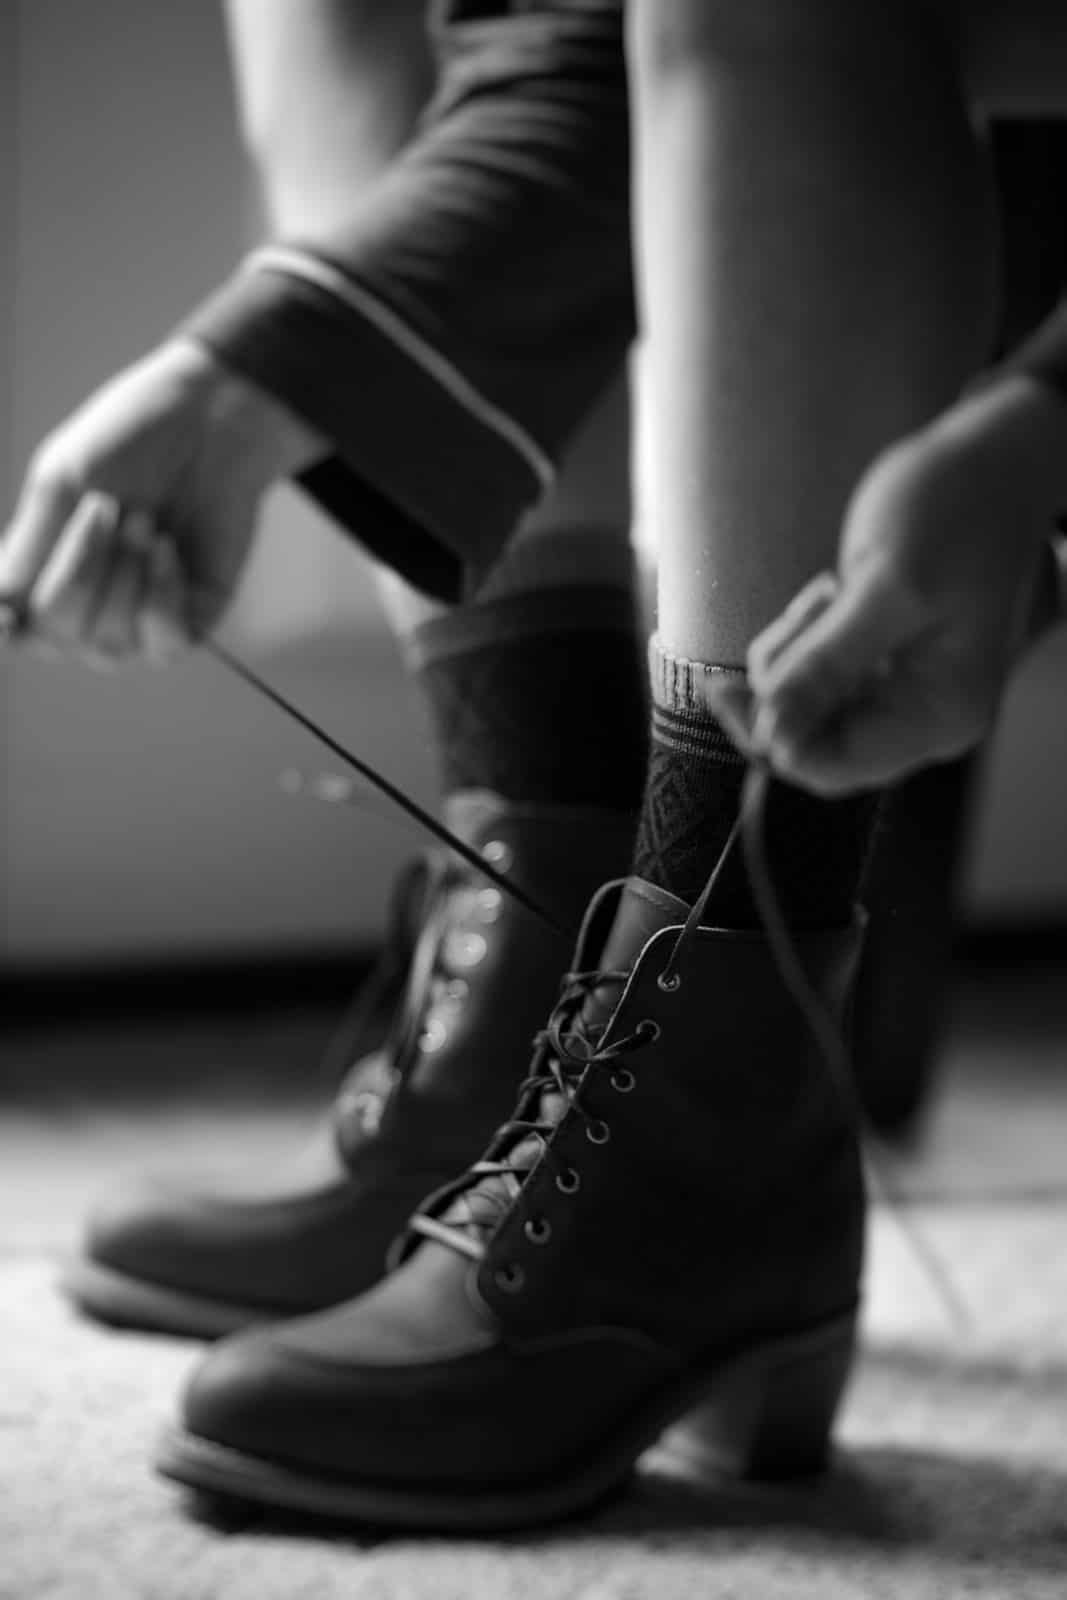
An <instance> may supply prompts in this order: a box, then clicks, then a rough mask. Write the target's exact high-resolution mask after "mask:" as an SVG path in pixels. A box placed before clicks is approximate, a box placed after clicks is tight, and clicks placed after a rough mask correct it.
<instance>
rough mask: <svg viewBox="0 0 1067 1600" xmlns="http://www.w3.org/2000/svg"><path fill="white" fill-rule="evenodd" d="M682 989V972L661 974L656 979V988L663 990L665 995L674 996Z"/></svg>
mask: <svg viewBox="0 0 1067 1600" xmlns="http://www.w3.org/2000/svg"><path fill="white" fill-rule="evenodd" d="M681 987H682V975H681V973H680V972H672V973H670V974H668V973H666V972H661V973H660V975H659V977H658V978H657V979H656V988H657V989H662V990H663V992H664V994H674V993H675V991H676V990H678V989H680V988H681Z"/></svg>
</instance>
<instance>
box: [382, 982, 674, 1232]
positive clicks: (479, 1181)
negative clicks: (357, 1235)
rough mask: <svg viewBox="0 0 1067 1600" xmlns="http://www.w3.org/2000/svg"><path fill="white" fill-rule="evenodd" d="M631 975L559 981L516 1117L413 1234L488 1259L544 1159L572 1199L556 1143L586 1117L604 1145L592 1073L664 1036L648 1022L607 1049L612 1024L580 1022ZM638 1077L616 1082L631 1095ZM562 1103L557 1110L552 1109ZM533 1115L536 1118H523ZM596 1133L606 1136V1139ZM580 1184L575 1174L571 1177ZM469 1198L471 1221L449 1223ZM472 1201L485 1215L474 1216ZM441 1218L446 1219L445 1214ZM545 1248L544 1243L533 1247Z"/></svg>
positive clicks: (442, 1192)
mask: <svg viewBox="0 0 1067 1600" xmlns="http://www.w3.org/2000/svg"><path fill="white" fill-rule="evenodd" d="M628 977H629V973H627V972H621V971H599V972H571V973H567V974H566V975H565V976H564V978H563V981H562V986H561V987H562V993H561V997H560V999H559V1001H558V1002H557V1004H556V1006H555V1008H554V1009H553V1011H552V1014H551V1016H550V1018H549V1021H548V1025H547V1026H546V1027H545V1028H544V1029H542V1030H541V1031H540V1032H539V1033H538V1034H537V1035H536V1037H535V1039H534V1059H533V1063H532V1066H531V1069H530V1072H529V1074H528V1075H527V1077H526V1078H525V1079H524V1080H523V1082H522V1084H521V1085H520V1088H519V1101H518V1110H517V1115H516V1116H514V1117H513V1118H511V1119H510V1120H509V1121H507V1122H505V1123H503V1124H502V1125H501V1126H500V1127H499V1128H498V1129H497V1132H496V1134H495V1136H494V1138H493V1141H492V1144H491V1145H490V1147H489V1150H488V1152H487V1154H486V1155H485V1156H484V1157H483V1158H482V1159H481V1160H480V1161H476V1162H474V1163H473V1165H471V1166H470V1167H468V1168H467V1170H466V1171H465V1172H463V1173H462V1174H461V1175H460V1176H459V1177H458V1178H456V1179H455V1180H454V1181H453V1182H452V1183H450V1184H447V1185H445V1186H444V1187H443V1188H441V1189H438V1190H437V1191H436V1192H435V1193H434V1194H433V1195H432V1196H430V1198H429V1200H428V1201H427V1203H426V1205H425V1207H423V1208H422V1209H420V1210H419V1211H417V1212H416V1213H415V1214H414V1216H413V1217H412V1218H411V1220H410V1222H409V1224H408V1233H409V1235H410V1234H416V1235H420V1236H422V1237H424V1238H430V1239H434V1240H436V1241H437V1242H438V1243H439V1244H445V1245H448V1246H449V1247H450V1248H452V1249H454V1250H456V1251H457V1252H458V1253H459V1254H461V1255H464V1256H468V1257H469V1258H470V1259H472V1260H474V1261H481V1260H482V1259H484V1256H485V1253H486V1248H487V1244H488V1239H489V1237H490V1235H491V1234H492V1233H493V1232H494V1230H495V1229H496V1227H497V1225H498V1223H499V1222H500V1221H501V1219H502V1217H503V1216H504V1214H505V1213H506V1212H507V1211H508V1210H509V1209H510V1207H511V1205H512V1203H513V1202H514V1200H515V1199H516V1198H517V1196H518V1194H519V1192H520V1190H521V1188H522V1186H523V1183H524V1182H525V1181H526V1179H527V1178H528V1177H529V1175H530V1173H531V1172H532V1171H533V1168H534V1166H535V1165H537V1164H538V1163H539V1162H540V1161H541V1160H545V1161H548V1162H549V1163H555V1164H556V1165H557V1166H558V1169H559V1170H558V1171H557V1173H556V1178H557V1183H558V1186H559V1187H560V1189H561V1191H562V1192H563V1193H572V1192H574V1191H575V1190H576V1189H577V1188H578V1187H579V1183H580V1179H579V1180H578V1182H561V1181H560V1180H562V1179H565V1178H566V1177H567V1174H568V1173H570V1172H571V1169H570V1168H565V1167H564V1164H563V1163H562V1162H558V1163H556V1158H555V1152H554V1151H553V1148H552V1137H553V1135H554V1133H555V1132H556V1129H557V1128H558V1127H559V1124H560V1123H561V1122H562V1120H563V1117H564V1115H565V1114H566V1112H567V1111H568V1110H571V1111H574V1112H576V1113H577V1114H578V1115H579V1116H580V1117H582V1118H583V1119H584V1120H585V1122H586V1124H587V1129H588V1131H589V1136H590V1138H591V1142H593V1143H595V1144H598V1143H606V1141H607V1137H608V1131H607V1129H606V1126H605V1125H604V1124H603V1123H601V1122H600V1121H599V1119H597V1118H595V1117H594V1116H593V1115H592V1113H591V1112H590V1111H589V1110H588V1109H587V1108H586V1106H585V1105H584V1104H583V1101H582V1095H581V1093H580V1090H581V1085H582V1083H583V1082H584V1080H585V1077H586V1074H587V1072H588V1071H589V1069H590V1068H598V1067H599V1068H609V1067H610V1068H612V1069H613V1071H614V1072H616V1073H617V1063H618V1062H619V1061H620V1060H621V1059H622V1058H623V1057H624V1056H627V1055H630V1054H632V1053H633V1052H634V1051H636V1050H639V1049H641V1048H642V1047H643V1046H645V1045H648V1044H651V1043H652V1042H653V1041H654V1040H655V1039H656V1038H658V1036H659V1031H660V1030H659V1024H658V1023H656V1022H653V1021H652V1020H651V1019H645V1020H643V1021H641V1022H639V1023H638V1024H637V1026H636V1027H635V1028H634V1029H633V1031H632V1032H630V1033H628V1034H624V1035H620V1036H619V1037H618V1038H615V1039H613V1040H612V1041H611V1043H610V1044H607V1045H605V1044H604V1043H603V1036H604V1033H605V1032H606V1030H607V1026H608V1024H607V1022H606V1021H605V1022H595V1023H590V1022H586V1021H583V1019H582V1017H581V1015H580V1013H581V1011H582V1008H583V1007H584V1005H585V1003H586V1001H587V1000H588V999H589V998H590V997H591V996H592V995H593V994H594V993H595V992H596V991H597V990H599V989H601V988H603V987H604V986H606V985H616V986H618V987H620V988H621V987H622V986H623V985H624V984H625V983H626V981H627V979H628ZM633 1081H634V1080H633V1075H632V1074H630V1073H629V1072H627V1076H626V1079H623V1078H622V1077H621V1075H619V1083H618V1084H617V1087H618V1088H619V1090H620V1092H628V1090H629V1089H630V1088H632V1087H633ZM553 1100H555V1101H556V1102H558V1105H557V1106H556V1107H552V1105H551V1102H552V1101H553ZM527 1110H530V1111H533V1110H536V1111H537V1112H538V1113H539V1114H538V1115H536V1116H528V1115H523V1113H524V1112H525V1111H527ZM593 1129H602V1130H603V1137H601V1136H600V1135H599V1134H594V1133H593V1131H592V1130H593ZM573 1176H574V1177H577V1175H576V1174H574V1175H573ZM467 1197H469V1198H468V1211H467V1214H466V1215H463V1216H455V1217H452V1218H448V1216H447V1213H448V1212H449V1211H450V1210H452V1209H454V1208H455V1207H456V1206H457V1203H459V1202H461V1201H463V1200H464V1199H465V1198H467ZM471 1202H475V1203H476V1204H477V1205H478V1207H479V1210H480V1212H481V1214H475V1212H474V1211H473V1210H472V1209H471ZM442 1213H444V1215H442ZM535 1242H543V1240H539V1239H538V1240H535Z"/></svg>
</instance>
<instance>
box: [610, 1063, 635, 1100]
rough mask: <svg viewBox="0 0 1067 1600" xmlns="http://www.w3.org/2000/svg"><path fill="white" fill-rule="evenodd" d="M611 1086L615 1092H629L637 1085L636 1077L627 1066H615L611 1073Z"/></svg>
mask: <svg viewBox="0 0 1067 1600" xmlns="http://www.w3.org/2000/svg"><path fill="white" fill-rule="evenodd" d="M611 1087H612V1088H613V1089H614V1090H615V1093H616V1094H631V1093H632V1092H633V1090H634V1089H636V1087H637V1079H636V1078H635V1077H634V1075H633V1073H632V1072H631V1071H630V1069H629V1067H616V1069H615V1071H614V1072H613V1073H612V1074H611Z"/></svg>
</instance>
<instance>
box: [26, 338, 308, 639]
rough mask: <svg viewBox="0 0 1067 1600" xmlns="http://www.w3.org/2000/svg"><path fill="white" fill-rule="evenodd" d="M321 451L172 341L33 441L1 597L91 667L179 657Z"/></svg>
mask: <svg viewBox="0 0 1067 1600" xmlns="http://www.w3.org/2000/svg"><path fill="white" fill-rule="evenodd" d="M322 449H323V446H321V444H320V442H319V441H318V440H317V439H316V437H315V436H314V435H313V434H312V433H311V431H310V430H309V429H307V428H306V427H305V426H304V424H303V423H302V422H300V421H299V420H298V419H297V418H295V417H293V416H292V415H291V414H290V413H289V412H287V411H286V410H285V409H284V408H283V407H282V406H280V405H279V404H278V403H277V402H276V401H275V400H274V399H273V398H272V397H271V396H269V395H266V394H264V393H263V392H262V391H261V390H259V389H257V388H255V387H254V386H253V385H251V384H249V383H247V382H245V381H244V380H243V379H241V378H239V377H237V376H235V375H234V374H233V373H231V372H230V371H228V370H227V369H226V368H225V367H223V366H221V365H220V364H219V362H217V361H216V360H215V359H214V357H213V356H212V355H211V353H210V352H209V351H208V350H206V349H204V348H202V347H201V346H199V345H197V344H195V343H193V342H192V341H191V340H185V339H180V338H175V339H172V340H170V341H169V342H167V343H166V344H164V345H162V346H160V347H159V348H158V349H157V350H155V351H154V352H153V353H152V354H150V355H149V356H147V357H146V358H145V359H144V360H142V361H140V362H138V363H137V364H136V365H135V366H132V367H129V368H127V369H126V370H125V371H124V372H122V373H121V374H120V375H119V376H118V377H116V378H114V379H113V380H112V381H111V382H110V383H108V384H106V385H105V386H104V387H103V388H102V389H99V390H97V392H96V393H95V394H93V395H92V396H91V397H90V398H89V400H87V401H86V402H85V404H84V405H82V406H81V407H79V409H78V410H77V411H75V412H74V413H73V415H72V416H71V417H69V418H68V419H67V420H66V421H65V422H63V423H62V424H61V425H60V426H59V427H58V428H57V429H56V430H55V431H54V432H53V433H52V434H50V435H49V436H48V438H46V439H45V440H44V442H43V443H42V444H41V445H40V447H39V448H38V450H37V451H36V453H35V455H34V458H33V461H32V464H31V466H30V468H29V470H28V472H27V475H26V479H25V482H24V484H23V487H22V491H21V494H20V496H19V501H18V506H17V508H16V510H15V514H14V516H13V517H12V519H11V522H10V523H9V525H8V527H7V529H6V530H5V532H4V534H3V537H2V539H0V606H5V607H6V608H8V610H9V611H10V613H11V614H13V615H14V616H15V617H17V618H18V620H19V624H20V632H21V633H23V634H25V635H26V637H27V638H29V639H31V640H37V641H40V642H42V643H44V644H46V645H47V646H49V647H51V649H52V650H54V651H56V650H57V651H60V652H62V653H67V654H71V655H73V656H76V657H80V658H81V659H83V660H87V661H89V662H91V663H93V664H103V663H105V662H106V663H114V662H116V661H118V660H120V659H122V658H125V657H129V656H133V655H138V654H141V655H146V656H148V657H149V658H150V659H152V660H155V661H164V660H167V659H169V658H170V657H171V656H172V655H174V654H175V653H176V652H178V651H179V650H181V649H182V648H184V647H186V646H188V645H190V644H192V643H194V642H195V641H196V640H197V639H198V638H200V637H201V636H203V635H204V634H205V633H206V632H207V631H208V630H209V629H210V628H212V627H213V626H214V624H215V623H216V622H217V621H218V619H219V617H220V616H221V614H222V612H223V610H224V609H225V607H226V605H227V603H228V602H229V600H230V598H231V596H232V594H233V592H234V590H235V588H236V586H237V582H238V579H239V577H240V573H241V570H242V568H243V566H244V562H245V559H246V557H247V555H248V552H249V549H250V547H251V543H252V538H253V535H254V532H255V524H256V514H257V511H258V507H259V502H260V500H261V498H262V496H263V494H264V492H265V490H266V489H267V487H268V486H269V485H270V483H271V482H273V481H274V480H275V479H277V478H279V477H283V476H287V475H288V474H290V473H292V472H295V471H298V470H300V468H301V467H302V466H305V465H307V464H309V463H310V461H312V460H314V459H315V457H316V456H317V455H319V454H321V453H322Z"/></svg>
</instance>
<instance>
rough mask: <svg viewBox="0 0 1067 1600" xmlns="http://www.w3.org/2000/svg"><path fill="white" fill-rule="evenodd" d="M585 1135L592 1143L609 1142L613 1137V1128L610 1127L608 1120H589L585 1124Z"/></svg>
mask: <svg viewBox="0 0 1067 1600" xmlns="http://www.w3.org/2000/svg"><path fill="white" fill-rule="evenodd" d="M585 1136H586V1138H587V1139H588V1140H589V1143H590V1144H607V1142H608V1140H609V1139H610V1138H611V1129H610V1128H609V1127H608V1125H607V1123H606V1122H601V1121H599V1120H598V1121H596V1122H587V1123H586V1126H585Z"/></svg>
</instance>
